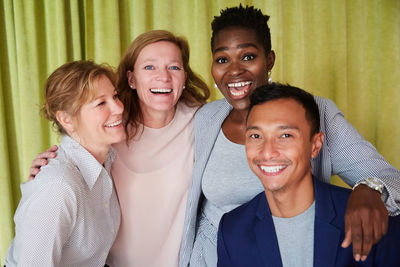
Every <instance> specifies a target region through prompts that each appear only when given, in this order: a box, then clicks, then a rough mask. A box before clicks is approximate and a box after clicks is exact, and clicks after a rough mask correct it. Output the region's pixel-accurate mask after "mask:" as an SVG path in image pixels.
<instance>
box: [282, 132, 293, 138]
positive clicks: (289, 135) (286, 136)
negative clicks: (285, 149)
mask: <svg viewBox="0 0 400 267" xmlns="http://www.w3.org/2000/svg"><path fill="white" fill-rule="evenodd" d="M289 137H292V135H291V134H287V133H285V134H282V138H289Z"/></svg>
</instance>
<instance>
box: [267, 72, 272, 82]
mask: <svg viewBox="0 0 400 267" xmlns="http://www.w3.org/2000/svg"><path fill="white" fill-rule="evenodd" d="M267 81H268V84H271V83H272V78H271V71H268V78H267Z"/></svg>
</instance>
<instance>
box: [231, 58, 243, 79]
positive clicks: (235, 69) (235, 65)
mask: <svg viewBox="0 0 400 267" xmlns="http://www.w3.org/2000/svg"><path fill="white" fill-rule="evenodd" d="M228 72H229V74H230V75H231V76H237V75H239V74H241V73H242V72H243V68H242V66H241V64H240V63H239V62H237V61H232V62H231V64H229V69H228Z"/></svg>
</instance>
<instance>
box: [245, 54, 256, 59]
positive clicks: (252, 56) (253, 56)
mask: <svg viewBox="0 0 400 267" xmlns="http://www.w3.org/2000/svg"><path fill="white" fill-rule="evenodd" d="M255 58H256V56H255V55H253V54H249V55H245V56H244V57H243V60H244V61H248V60H253V59H255Z"/></svg>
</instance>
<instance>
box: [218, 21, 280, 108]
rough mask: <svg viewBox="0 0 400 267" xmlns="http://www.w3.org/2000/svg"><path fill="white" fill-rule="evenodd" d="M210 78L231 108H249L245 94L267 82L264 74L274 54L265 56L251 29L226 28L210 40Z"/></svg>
mask: <svg viewBox="0 0 400 267" xmlns="http://www.w3.org/2000/svg"><path fill="white" fill-rule="evenodd" d="M212 50H213V63H212V69H211V71H212V75H213V77H214V81H215V83H216V84H217V86H218V88H219V89H220V91H221V93H222V94H223V95H224V96H225V98H226V99H227V100H228V102H229V103H230V104H231V105H232V106H233V108H234V109H239V110H246V109H248V107H249V94H250V93H251V91H252V90H254V89H255V88H257V87H258V86H260V85H263V84H266V83H267V76H268V71H269V70H271V69H272V67H273V65H274V62H275V54H274V52H273V51H270V52H269V54H268V55H267V56H266V55H265V52H264V47H263V46H262V45H261V44H260V43H259V41H258V39H257V35H256V32H255V31H254V30H253V29H247V28H241V27H228V28H226V29H223V30H221V31H220V32H219V33H218V34H217V35H216V36H215V39H214V47H213V49H212Z"/></svg>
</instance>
